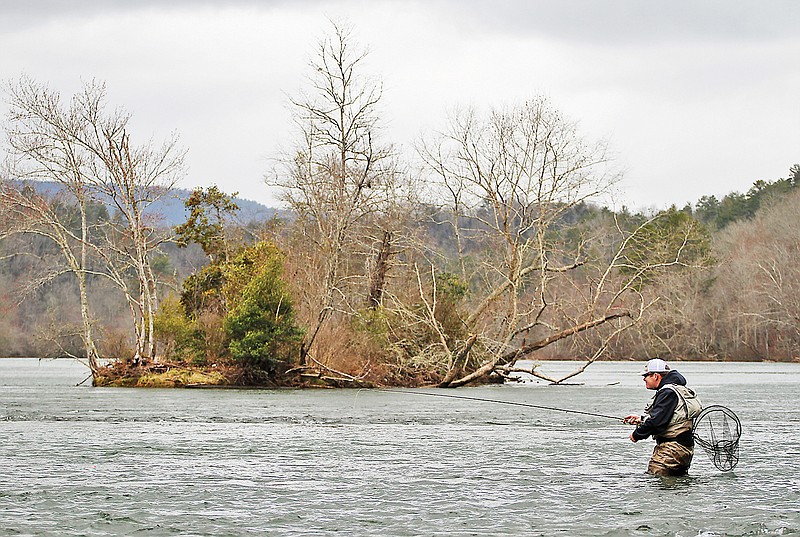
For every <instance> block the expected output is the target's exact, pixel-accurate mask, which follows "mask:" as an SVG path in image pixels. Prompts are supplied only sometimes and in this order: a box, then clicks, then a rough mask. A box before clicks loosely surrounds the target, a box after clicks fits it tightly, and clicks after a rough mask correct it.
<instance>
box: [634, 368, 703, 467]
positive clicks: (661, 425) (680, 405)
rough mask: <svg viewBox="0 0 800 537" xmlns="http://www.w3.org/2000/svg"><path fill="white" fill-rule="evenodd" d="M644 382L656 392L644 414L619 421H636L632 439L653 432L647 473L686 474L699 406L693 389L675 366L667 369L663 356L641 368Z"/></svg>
mask: <svg viewBox="0 0 800 537" xmlns="http://www.w3.org/2000/svg"><path fill="white" fill-rule="evenodd" d="M642 377H643V379H644V385H645V387H647V389H648V390H655V392H656V393H655V395H653V398H652V399H651V400H650V402H649V403H648V404H647V406H646V407H645V409H644V415H643V416H637V415H635V414H632V415H630V416H626V417H625V418H624V419H623V420H622V421H623V422H624V423H627V424H630V425H636V429H635V430H634V431H633V432H632V433H631V435H630V439H631V441H632V442H638V441H639V440H644V439H645V438H647V437H648V436H652V437H653V439H654V440H655V441H656V446H655V448H654V449H653V456H652V457H651V458H650V463H649V464H648V465H647V473H649V474H654V475H665V476H678V475H686V473H687V472H688V471H689V465H691V463H692V456H693V455H694V438H693V434H692V427H693V420H694V418H695V417H696V416H697V415H698V414H699V413H700V411H701V410H702V404H701V403H700V400H699V399H698V398H697V396H696V395H695V393H694V391H692V390H691V389H689V388H687V387H686V379H685V378H684V377H683V375H681V374H680V373H679V372H678V371H677V370H670V367H669V365H668V364H667V362H665V361H664V360H661V359H659V358H654V359H652V360H650V361H648V362H647V364H646V365H645V367H644V371H643V372H642Z"/></svg>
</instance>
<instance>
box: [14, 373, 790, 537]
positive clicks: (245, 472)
mask: <svg viewBox="0 0 800 537" xmlns="http://www.w3.org/2000/svg"><path fill="white" fill-rule="evenodd" d="M674 365H676V366H677V369H678V370H680V371H681V372H682V373H683V374H684V375H685V376H686V377H687V379H688V380H689V385H690V386H691V387H693V388H695V389H696V390H697V392H698V393H699V395H700V397H701V399H702V400H703V402H704V403H705V404H707V405H708V404H722V405H725V406H728V407H730V408H731V409H733V410H734V411H735V412H736V413H737V414H738V416H739V417H740V418H741V421H742V424H743V431H744V432H743V436H742V440H741V453H740V462H739V465H738V466H737V467H736V468H735V470H734V471H732V472H720V471H719V470H717V469H716V468H715V467H714V466H713V465H712V464H711V462H710V461H709V459H708V458H707V457H706V456H705V454H704V453H703V452H702V451H701V450H699V449H698V450H697V452H696V454H695V461H694V463H693V465H692V469H691V471H690V475H689V476H687V477H682V478H661V477H654V476H649V475H645V474H644V469H645V467H646V465H647V461H648V458H649V455H650V452H651V451H652V445H653V444H652V442H650V441H645V442H639V443H636V444H633V443H631V442H630V441H629V440H628V434H629V432H630V426H627V425H623V424H621V423H619V422H617V421H615V420H613V419H611V418H602V417H597V416H589V415H584V414H574V413H567V412H560V411H554V410H544V409H539V408H527V407H518V406H511V405H503V404H498V403H491V402H483V401H475V400H471V399H470V400H467V399H454V398H444V397H425V396H419V395H409V394H401V393H395V392H387V391H381V390H222V389H186V390H181V389H172V390H168V389H122V388H92V387H88V386H85V385H84V386H76V384H77V383H79V382H81V381H82V380H83V379H84V378H85V377H86V375H87V372H86V370H85V368H84V367H83V366H81V365H80V364H78V363H76V362H73V361H68V360H51V361H45V360H41V361H40V360H36V359H0V439H2V443H0V534H2V535H59V536H78V535H87V536H99V535H114V536H116V535H137V536H151V535H197V536H205V535H208V536H221V535H231V536H238V535H276V536H288V535H332V534H339V535H396V536H407V535H442V536H443V535H448V536H451V535H464V536H467V535H481V536H488V535H526V536H531V535H569V536H576V535H587V536H589V535H591V536H596V535H642V536H653V535H658V536H662V535H670V536H685V537H689V536H692V537H694V536H729V535H731V536H734V535H735V536H744V535H748V536H750V535H753V536H755V535H759V536H761V535H800V470H799V469H798V466H799V465H798V457H800V433H798V427H800V418H798V400H799V399H800V364H797V363H794V364H776V363H701V362H687V363H678V364H674ZM573 366H574V365H573V364H570V363H566V362H553V363H545V364H544V365H543V366H542V368H543V369H544V370H550V371H553V372H556V371H567V370H569V369H570V368H572V367H573ZM641 367H642V364H641V363H638V362H602V363H596V364H593V365H592V366H591V367H590V368H589V369H588V371H587V372H586V373H584V374H582V375H581V376H579V377H577V378H576V379H573V380H574V382H576V383H580V384H579V385H570V386H550V385H547V384H545V383H542V382H527V383H523V384H514V385H505V386H487V387H477V388H463V389H459V390H457V391H447V392H444V393H447V394H456V395H459V396H467V397H471V398H482V399H493V400H503V401H513V402H521V403H525V404H530V405H537V406H547V407H554V408H563V409H572V410H579V411H583V412H590V413H598V414H604V415H610V416H624V415H626V414H629V413H638V412H640V411H641V408H642V406H643V405H644V403H645V402H646V401H647V399H649V396H650V392H648V391H647V390H646V389H645V388H644V383H643V382H642V380H641V377H640V376H638V372H639V371H640V369H641ZM436 393H441V391H439V392H436Z"/></svg>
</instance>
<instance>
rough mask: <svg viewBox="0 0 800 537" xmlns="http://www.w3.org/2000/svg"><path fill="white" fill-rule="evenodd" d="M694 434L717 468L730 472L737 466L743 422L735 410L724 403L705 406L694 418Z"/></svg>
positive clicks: (696, 440) (698, 443) (697, 442)
mask: <svg viewBox="0 0 800 537" xmlns="http://www.w3.org/2000/svg"><path fill="white" fill-rule="evenodd" d="M692 435H693V436H694V441H695V444H697V445H699V446H700V447H701V448H703V451H705V452H706V455H708V457H709V458H710V459H711V462H712V463H714V466H716V467H717V469H719V470H721V471H723V472H729V471H731V470H733V469H734V468H735V467H736V464H737V463H738V462H739V439H740V438H741V436H742V422H741V421H740V420H739V417H738V416H737V415H736V413H735V412H734V411H733V410H731V409H730V408H728V407H724V406H722V405H711V406H708V407H706V408H704V409H703V410H702V411H701V412H700V414H698V415H697V417H696V418H695V419H694V429H693V431H692Z"/></svg>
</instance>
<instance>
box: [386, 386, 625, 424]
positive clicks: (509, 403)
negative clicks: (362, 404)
mask: <svg viewBox="0 0 800 537" xmlns="http://www.w3.org/2000/svg"><path fill="white" fill-rule="evenodd" d="M381 391H383V392H392V393H402V394H406V395H427V396H429V397H447V398H450V399H466V400H468V401H481V402H483V403H497V404H500V405H512V406H523V407H527V408H538V409H542V410H553V411H556V412H567V413H569V414H583V415H584V416H594V417H597V418H608V419H612V420H616V421H622V420H623V419H624V418H620V417H619V416H609V415H608V414H597V413H596V412H585V411H583V410H571V409H568V408H556V407H552V406H544V405H534V404H531V403H520V402H517V401H502V400H500V399H484V398H482V397H469V396H467V395H453V394H448V393H431V392H415V391H410V390H394V389H391V388H382V389H381Z"/></svg>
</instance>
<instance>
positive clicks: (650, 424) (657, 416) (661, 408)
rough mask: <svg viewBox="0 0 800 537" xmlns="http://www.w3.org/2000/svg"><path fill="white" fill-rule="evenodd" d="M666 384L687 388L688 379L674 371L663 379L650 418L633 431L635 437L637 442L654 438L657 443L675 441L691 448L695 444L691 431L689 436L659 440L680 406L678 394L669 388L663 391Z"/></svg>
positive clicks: (683, 435)
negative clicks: (650, 437) (649, 437)
mask: <svg viewBox="0 0 800 537" xmlns="http://www.w3.org/2000/svg"><path fill="white" fill-rule="evenodd" d="M665 384H678V385H681V386H686V379H685V378H684V377H683V375H681V374H680V373H678V372H677V371H674V370H673V371H670V372H669V373H667V374H666V375H665V376H664V378H662V379H661V384H659V385H658V390H656V396H655V401H653V406H652V407H651V408H650V416H649V417H648V418H647V419H645V420H644V421H642V423H640V424H639V426H638V427H636V429H635V430H634V431H633V437H634V438H635V439H636V440H644V439H645V438H647V437H648V436H653V437H654V438H655V439H656V441H657V442H662V441H664V440H675V441H678V442H680V443H681V444H683V445H685V446H688V447H691V446H692V444H693V443H694V442H693V439H692V432H691V431H688V434H687V433H684V434H681V435H680V436H679V437H677V438H669V439H665V438H659V435H660V434H661V433H662V432H664V430H665V429H666V428H667V426H668V425H669V422H670V420H671V419H672V415H673V414H674V413H675V408H676V407H677V406H678V394H677V393H675V392H674V391H673V390H671V389H669V388H667V389H665V390H664V389H661V388H662V387H663V386H664V385H665Z"/></svg>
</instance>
